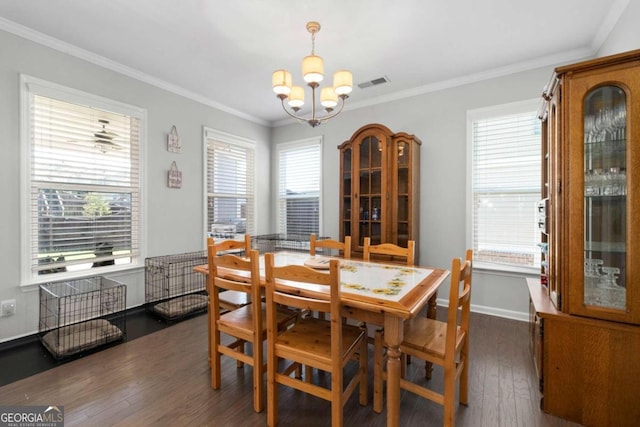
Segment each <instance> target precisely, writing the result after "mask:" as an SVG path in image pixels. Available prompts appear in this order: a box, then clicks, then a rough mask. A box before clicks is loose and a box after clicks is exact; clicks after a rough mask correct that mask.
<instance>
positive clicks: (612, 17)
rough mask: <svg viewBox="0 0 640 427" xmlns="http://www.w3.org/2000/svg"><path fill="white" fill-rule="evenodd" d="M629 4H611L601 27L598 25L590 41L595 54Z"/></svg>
mask: <svg viewBox="0 0 640 427" xmlns="http://www.w3.org/2000/svg"><path fill="white" fill-rule="evenodd" d="M630 2H631V0H616V1H614V2H613V4H612V5H611V8H610V9H609V13H607V16H605V18H604V20H603V21H602V25H600V28H599V29H598V31H597V32H596V34H595V36H594V37H593V40H592V41H591V48H592V49H593V50H594V51H595V52H597V51H599V50H600V48H601V47H602V45H603V44H604V42H605V41H607V38H608V37H609V34H611V31H613V29H614V28H615V26H616V24H617V23H618V21H619V20H620V17H621V16H622V14H623V13H624V11H625V10H626V9H627V7H628V6H629V3H630Z"/></svg>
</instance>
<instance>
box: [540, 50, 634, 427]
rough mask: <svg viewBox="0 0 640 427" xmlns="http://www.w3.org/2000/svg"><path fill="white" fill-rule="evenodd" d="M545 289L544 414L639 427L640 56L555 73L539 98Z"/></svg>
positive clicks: (614, 57)
mask: <svg viewBox="0 0 640 427" xmlns="http://www.w3.org/2000/svg"><path fill="white" fill-rule="evenodd" d="M540 118H541V119H542V124H543V125H542V153H543V159H542V174H541V175H542V180H543V182H542V184H543V185H542V201H541V202H540V204H539V206H538V210H539V221H538V223H539V227H540V229H541V232H542V239H541V240H542V243H541V249H542V252H543V264H542V271H541V280H531V279H529V280H528V287H529V293H530V307H531V309H530V320H531V329H530V331H531V346H532V350H533V354H534V360H535V364H536V368H537V370H538V376H539V380H540V391H541V394H542V401H541V406H542V409H543V410H545V411H546V412H549V413H552V414H554V415H557V416H561V417H563V418H567V419H570V420H572V421H575V422H578V423H581V424H585V425H589V426H608V425H617V426H620V425H634V423H636V422H637V420H638V419H640V405H638V400H637V399H638V396H640V381H638V378H640V277H639V274H640V263H639V262H638V261H637V260H638V257H640V243H639V241H640V187H639V186H638V184H637V183H638V182H639V181H640V50H636V51H632V52H627V53H623V54H618V55H612V56H609V57H604V58H598V59H594V60H590V61H585V62H581V63H578V64H572V65H567V66H563V67H558V68H556V69H555V70H554V73H553V75H552V79H551V82H550V83H549V84H548V85H547V87H546V89H545V91H544V93H543V104H542V108H541V110H540Z"/></svg>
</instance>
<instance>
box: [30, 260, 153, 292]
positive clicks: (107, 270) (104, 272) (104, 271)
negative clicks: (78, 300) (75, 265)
mask: <svg viewBox="0 0 640 427" xmlns="http://www.w3.org/2000/svg"><path fill="white" fill-rule="evenodd" d="M139 269H144V263H135V264H126V265H114V266H109V267H99V268H94V269H89V270H81V271H75V272H67V273H54V274H43V275H41V276H37V277H34V278H32V279H31V280H29V281H27V282H25V283H21V284H20V290H22V291H23V292H29V291H35V290H38V289H39V288H40V285H42V284H44V283H51V282H64V281H66V280H75V279H83V278H86V277H94V276H105V277H116V276H121V275H123V274H127V273H131V272H133V271H134V270H139Z"/></svg>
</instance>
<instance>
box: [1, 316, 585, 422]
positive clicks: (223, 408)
mask: <svg viewBox="0 0 640 427" xmlns="http://www.w3.org/2000/svg"><path fill="white" fill-rule="evenodd" d="M445 311H446V310H440V313H444V312H445ZM206 319H207V318H206V316H198V317H195V318H192V319H189V320H185V321H183V322H180V323H177V324H175V325H172V326H171V327H169V328H165V329H162V330H160V331H158V332H154V333H152V334H149V335H146V336H143V337H141V338H137V339H135V340H132V341H127V342H125V343H123V344H120V345H117V346H114V347H110V348H107V349H105V350H103V351H100V352H96V353H93V354H91V355H88V356H86V357H83V358H81V359H78V360H74V361H72V362H69V363H65V364H62V365H60V366H57V367H55V368H52V369H49V370H47V371H44V372H41V373H38V374H36V375H33V376H30V377H28V378H25V379H21V380H18V381H15V382H12V383H10V384H7V385H5V386H2V387H0V405H62V406H64V411H65V425H66V426H86V425H101V426H102V425H115V426H132V425H135V426H144V425H153V426H176V425H180V426H182V425H194V426H195V425H220V426H225V427H226V426H264V425H265V424H266V413H265V412H262V413H255V412H253V409H252V393H253V389H252V378H251V368H250V367H245V368H243V369H237V368H236V366H235V361H232V360H230V359H228V358H225V357H223V363H224V367H223V378H222V384H223V385H222V389H221V390H212V389H211V388H210V382H209V381H210V376H209V372H210V371H209V365H208V361H207V337H206V334H207V326H206ZM528 342H529V341H528V325H527V324H526V323H524V322H517V321H512V320H507V319H502V318H497V317H492V316H486V315H480V314H475V313H472V327H471V346H470V351H471V361H472V362H471V364H470V374H471V376H470V380H471V381H470V403H469V406H468V407H464V406H458V408H457V412H456V424H457V425H458V426H463V427H464V426H466V427H482V426H487V427H498V426H505V427H507V426H508V427H512V426H526V427H531V426H549V427H560V426H576V424H574V423H570V422H567V421H565V420H562V419H559V418H556V417H553V416H550V415H548V414H545V413H543V412H541V411H540V409H539V393H538V390H537V380H536V375H535V372H534V367H533V362H532V360H531V355H530V351H529V344H528ZM371 351H372V350H371V349H370V357H371V362H372V357H373V355H372V352H371ZM5 368H7V367H6V366H3V367H2V369H5ZM408 375H410V376H412V377H414V378H419V377H422V376H423V375H424V365H423V364H422V363H419V362H418V361H417V360H415V359H414V361H413V363H411V365H409V368H408ZM423 381H424V380H423ZM431 383H432V384H431V386H432V387H434V388H440V389H441V386H442V372H441V371H439V370H438V368H436V369H435V371H434V375H433V379H432V380H431ZM370 389H371V385H370ZM280 390H281V392H280V409H279V417H280V425H281V426H305V427H311V426H328V425H330V406H329V403H328V402H325V401H322V400H320V399H317V398H315V397H311V396H308V395H306V394H304V393H301V392H297V391H292V390H290V389H287V388H281V389H280ZM371 400H372V397H371V394H370V403H369V405H368V406H365V407H362V406H360V405H359V404H358V401H357V393H356V395H355V396H354V397H352V398H351V400H350V401H349V402H348V403H347V405H346V406H345V410H344V413H345V416H344V419H345V425H347V426H384V425H386V411H384V412H383V413H382V414H379V415H378V414H375V413H374V412H373V411H372V408H371ZM400 424H401V425H402V426H415V425H420V426H441V425H442V408H441V407H440V406H439V405H436V404H434V403H432V402H429V401H426V400H424V399H421V398H419V397H417V396H415V395H413V394H410V393H408V392H403V393H402V397H401V420H400Z"/></svg>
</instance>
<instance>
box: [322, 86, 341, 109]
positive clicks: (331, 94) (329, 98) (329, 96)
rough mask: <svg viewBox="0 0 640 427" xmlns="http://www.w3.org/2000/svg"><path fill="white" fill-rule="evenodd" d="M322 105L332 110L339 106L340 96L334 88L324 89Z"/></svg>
mask: <svg viewBox="0 0 640 427" xmlns="http://www.w3.org/2000/svg"><path fill="white" fill-rule="evenodd" d="M320 104H322V106H323V107H324V108H331V109H333V107H335V106H336V105H338V95H337V94H336V92H335V91H334V90H333V88H332V87H330V86H329V87H323V88H322V91H321V92H320Z"/></svg>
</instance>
